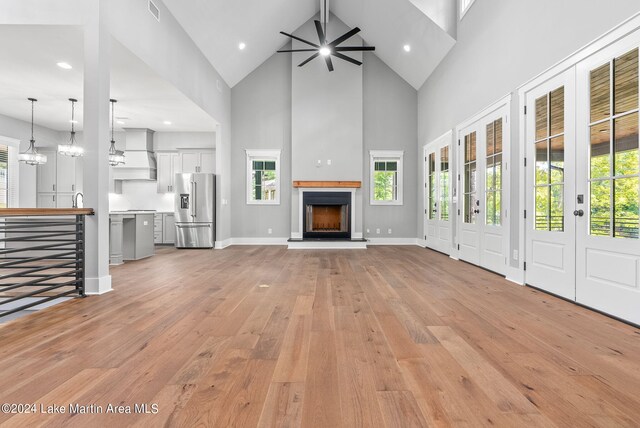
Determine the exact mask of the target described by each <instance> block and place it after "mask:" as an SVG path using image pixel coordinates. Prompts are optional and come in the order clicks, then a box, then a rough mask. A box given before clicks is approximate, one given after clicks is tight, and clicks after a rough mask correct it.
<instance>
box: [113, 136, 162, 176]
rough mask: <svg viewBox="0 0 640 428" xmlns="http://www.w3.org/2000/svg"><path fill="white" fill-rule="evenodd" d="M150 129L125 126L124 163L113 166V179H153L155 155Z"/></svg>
mask: <svg viewBox="0 0 640 428" xmlns="http://www.w3.org/2000/svg"><path fill="white" fill-rule="evenodd" d="M153 133H154V131H152V130H151V129H139V128H125V135H126V136H125V150H124V159H125V163H124V165H119V166H114V167H113V178H114V179H115V180H123V181H124V180H127V181H133V180H138V181H155V180H156V179H157V167H156V156H155V154H154V153H153Z"/></svg>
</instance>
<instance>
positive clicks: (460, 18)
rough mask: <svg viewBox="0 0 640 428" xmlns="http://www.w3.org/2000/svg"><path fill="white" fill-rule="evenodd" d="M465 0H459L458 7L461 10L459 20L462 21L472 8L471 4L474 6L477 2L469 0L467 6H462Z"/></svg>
mask: <svg viewBox="0 0 640 428" xmlns="http://www.w3.org/2000/svg"><path fill="white" fill-rule="evenodd" d="M463 1H464V0H459V1H458V9H459V10H460V13H459V16H458V20H460V21H462V18H464V16H465V15H466V14H467V12H468V11H469V9H471V6H473V3H475V1H476V0H469V3H468V4H467V6H466V7H463V6H462V2H463Z"/></svg>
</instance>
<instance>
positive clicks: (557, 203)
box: [535, 86, 565, 232]
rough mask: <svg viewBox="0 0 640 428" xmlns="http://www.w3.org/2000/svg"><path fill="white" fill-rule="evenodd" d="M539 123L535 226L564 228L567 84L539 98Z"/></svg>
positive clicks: (557, 230)
mask: <svg viewBox="0 0 640 428" xmlns="http://www.w3.org/2000/svg"><path fill="white" fill-rule="evenodd" d="M535 109H536V112H535V115H536V116H535V117H536V119H535V121H536V124H535V127H536V132H535V134H536V137H535V146H536V165H535V170H536V182H535V201H536V204H535V205H536V207H535V210H536V221H535V228H536V230H543V231H548V232H563V231H564V144H565V141H564V86H561V87H560V88H558V89H555V90H553V91H551V92H549V93H548V94H545V95H543V96H542V97H540V98H538V99H537V100H536V103H535Z"/></svg>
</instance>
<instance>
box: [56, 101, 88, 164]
mask: <svg viewBox="0 0 640 428" xmlns="http://www.w3.org/2000/svg"><path fill="white" fill-rule="evenodd" d="M69 101H71V140H70V141H69V144H59V145H58V153H60V154H61V155H64V156H71V157H74V158H75V157H78V156H82V155H84V149H83V148H82V147H80V146H79V145H78V144H76V130H75V124H76V121H75V104H76V103H77V102H78V100H76V99H75V98H69Z"/></svg>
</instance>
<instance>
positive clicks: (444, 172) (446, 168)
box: [424, 133, 452, 254]
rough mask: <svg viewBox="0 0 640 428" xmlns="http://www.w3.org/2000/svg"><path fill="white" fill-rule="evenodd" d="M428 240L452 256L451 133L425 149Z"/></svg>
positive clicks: (425, 223)
mask: <svg viewBox="0 0 640 428" xmlns="http://www.w3.org/2000/svg"><path fill="white" fill-rule="evenodd" d="M424 160H425V164H424V177H425V205H424V206H425V213H424V230H425V240H426V243H427V246H428V247H429V248H433V249H434V250H436V251H440V252H442V253H446V254H450V253H451V245H452V242H451V219H450V214H451V166H452V164H451V133H447V134H445V135H443V136H442V137H440V138H439V139H437V140H436V141H434V142H432V143H429V144H427V145H426V146H425V147H424Z"/></svg>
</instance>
